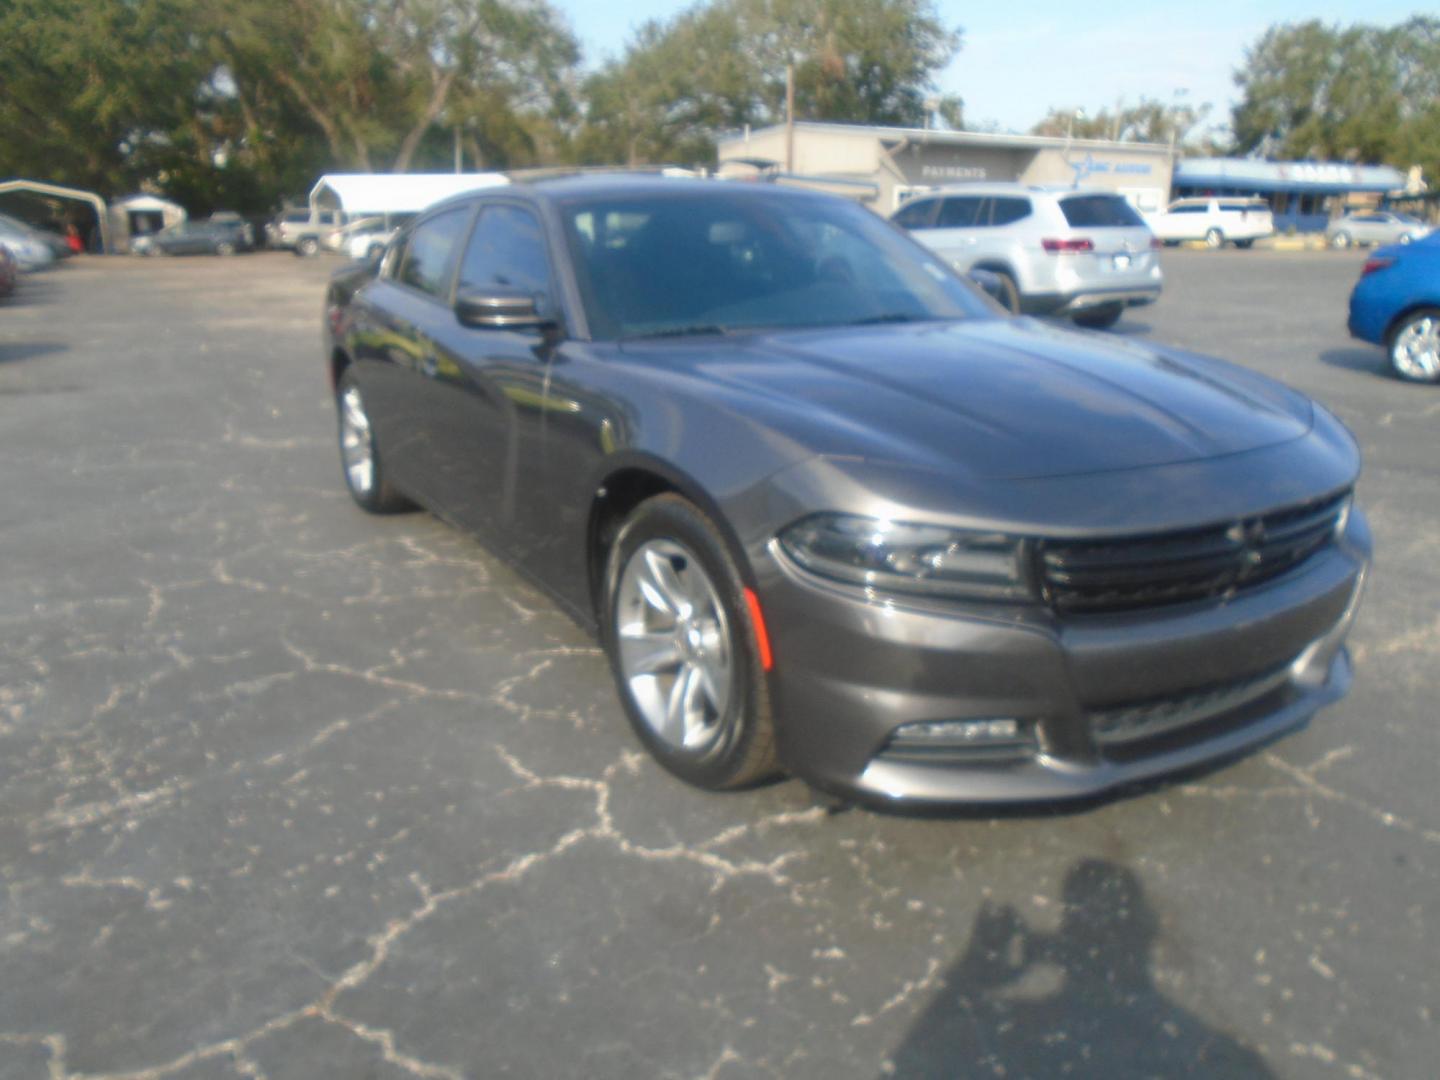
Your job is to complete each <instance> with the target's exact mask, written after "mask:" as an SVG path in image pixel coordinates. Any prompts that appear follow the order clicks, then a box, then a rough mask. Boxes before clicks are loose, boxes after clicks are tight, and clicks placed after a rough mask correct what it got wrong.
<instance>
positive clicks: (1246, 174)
mask: <svg viewBox="0 0 1440 1080" xmlns="http://www.w3.org/2000/svg"><path fill="white" fill-rule="evenodd" d="M1417 180H1418V177H1417ZM1406 193H1407V191H1406V176H1405V174H1404V173H1402V172H1401V171H1400V170H1399V169H1392V168H1391V167H1390V166H1388V165H1348V164H1345V163H1344V162H1332V161H1251V160H1250V159H1248V158H1187V159H1186V160H1184V161H1182V162H1180V164H1179V165H1177V166H1176V168H1175V194H1176V195H1177V196H1178V195H1252V196H1259V197H1260V198H1263V199H1265V200H1266V201H1267V202H1269V204H1270V209H1271V210H1272V211H1273V213H1274V215H1275V228H1276V229H1277V230H1278V231H1280V232H1288V231H1291V230H1293V231H1295V232H1318V231H1320V230H1323V229H1324V228H1325V224H1326V222H1328V221H1329V220H1330V218H1331V217H1332V216H1334V215H1337V214H1339V213H1340V212H1341V211H1342V210H1344V209H1347V208H1349V207H1363V206H1375V205H1377V204H1378V203H1379V202H1380V200H1381V199H1382V198H1384V197H1385V196H1394V197H1399V196H1401V195H1403V194H1406ZM1408 194H1412V195H1413V194H1416V192H1413V191H1411V192H1408Z"/></svg>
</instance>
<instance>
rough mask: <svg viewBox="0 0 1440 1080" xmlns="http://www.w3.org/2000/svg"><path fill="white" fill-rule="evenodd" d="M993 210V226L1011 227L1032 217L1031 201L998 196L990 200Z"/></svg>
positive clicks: (991, 215) (991, 219)
mask: <svg viewBox="0 0 1440 1080" xmlns="http://www.w3.org/2000/svg"><path fill="white" fill-rule="evenodd" d="M990 205H991V206H992V207H993V209H992V210H991V212H990V224H991V225H1009V224H1010V223H1012V222H1015V221H1019V220H1020V219H1021V218H1026V217H1029V216H1030V200H1029V199H1015V198H1006V197H1000V196H997V197H995V198H992V199H991V200H990Z"/></svg>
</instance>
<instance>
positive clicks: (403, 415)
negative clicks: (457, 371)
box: [349, 204, 475, 506]
mask: <svg viewBox="0 0 1440 1080" xmlns="http://www.w3.org/2000/svg"><path fill="white" fill-rule="evenodd" d="M474 213H475V211H474V207H473V206H471V205H468V204H467V205H463V206H458V207H451V208H448V209H446V210H443V211H441V212H439V213H436V214H432V215H430V216H429V217H426V218H423V219H421V220H420V221H419V222H418V223H417V224H416V225H415V227H414V229H412V230H411V231H410V232H409V233H408V234H407V235H406V236H405V237H404V238H403V240H402V241H401V242H400V243H399V244H398V245H397V249H396V250H395V251H394V252H393V253H392V254H391V256H390V258H389V259H387V260H386V265H385V267H384V268H383V269H382V272H381V274H380V276H379V277H378V278H377V279H376V280H375V281H373V282H371V283H370V284H369V285H368V286H366V287H365V288H364V289H362V290H360V292H359V293H357V294H356V297H355V299H354V300H353V301H352V302H351V309H350V319H351V326H350V332H349V341H350V345H351V353H352V359H353V361H354V363H355V366H356V377H357V378H358V379H359V381H360V387H361V391H362V393H364V395H365V404H366V412H367V413H368V414H369V416H370V422H371V424H372V425H373V426H374V429H375V439H376V442H377V444H378V446H379V448H380V455H381V457H382V458H383V459H384V461H385V467H386V468H387V469H389V470H390V475H391V478H392V479H393V480H394V481H395V483H396V484H397V485H398V486H399V487H400V488H401V489H402V490H403V491H406V492H408V493H409V494H411V495H413V496H414V497H415V498H417V499H419V500H420V501H422V502H424V503H426V504H427V505H431V506H436V505H437V503H438V499H439V497H440V495H441V494H442V492H443V485H441V484H440V483H439V482H438V481H437V479H436V478H435V477H434V476H433V470H434V468H435V463H436V461H437V460H443V455H441V454H438V453H437V452H436V451H435V448H434V447H433V445H432V444H433V442H434V441H435V440H436V439H437V438H438V437H440V434H439V433H438V432H436V431H435V430H434V429H433V427H432V422H431V417H430V415H429V398H430V396H431V394H430V388H429V383H430V380H431V379H432V377H433V375H434V372H435V370H436V368H437V365H438V363H439V358H438V355H437V352H436V349H435V345H434V340H433V334H434V333H435V330H436V328H437V327H438V326H440V325H442V324H443V323H444V321H445V320H446V319H447V318H448V319H449V320H451V321H453V320H454V317H455V313H454V310H453V308H452V307H451V295H452V291H453V283H454V273H455V263H456V261H457V259H458V258H459V254H460V250H461V247H462V245H463V244H464V242H465V237H466V234H467V232H468V230H469V226H470V223H471V221H472V220H473V218H474Z"/></svg>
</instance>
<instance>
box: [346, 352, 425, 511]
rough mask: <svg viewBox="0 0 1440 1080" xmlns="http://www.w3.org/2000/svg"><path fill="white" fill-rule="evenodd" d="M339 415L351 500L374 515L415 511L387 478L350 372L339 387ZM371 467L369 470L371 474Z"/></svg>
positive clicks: (361, 395) (411, 504) (360, 397)
mask: <svg viewBox="0 0 1440 1080" xmlns="http://www.w3.org/2000/svg"><path fill="white" fill-rule="evenodd" d="M335 412H336V416H337V420H338V428H339V441H340V467H341V472H342V474H343V475H344V477H345V488H346V490H348V491H349V492H350V497H351V498H352V499H354V500H355V502H356V504H357V505H358V506H359V507H360V508H361V509H362V510H364V511H366V512H367V513H370V514H398V513H402V512H403V511H406V510H413V509H414V508H415V504H414V503H412V502H411V501H410V500H409V499H407V498H406V497H405V496H404V495H403V494H402V493H401V492H400V491H399V489H397V488H396V487H395V486H394V485H393V484H391V483H390V481H389V479H388V478H387V477H386V476H385V467H384V464H383V463H382V462H381V460H380V451H379V449H378V448H377V447H376V445H375V432H374V429H373V428H372V427H371V426H370V417H369V415H368V414H367V413H366V411H365V398H364V395H363V394H361V392H360V384H359V383H358V382H356V380H355V376H354V374H353V373H351V372H350V371H348V370H347V371H345V372H343V373H342V374H341V375H340V381H339V382H338V383H337V384H336V386H335ZM367 464H368V470H367V467H366V466H367Z"/></svg>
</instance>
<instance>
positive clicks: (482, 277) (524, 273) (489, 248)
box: [460, 205, 550, 311]
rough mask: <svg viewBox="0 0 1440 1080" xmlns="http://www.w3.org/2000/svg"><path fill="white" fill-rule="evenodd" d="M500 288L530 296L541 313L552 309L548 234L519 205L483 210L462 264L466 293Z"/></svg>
mask: <svg viewBox="0 0 1440 1080" xmlns="http://www.w3.org/2000/svg"><path fill="white" fill-rule="evenodd" d="M496 285H500V286H505V287H508V288H514V289H520V290H523V291H524V292H527V293H529V294H530V295H532V296H534V297H535V306H536V307H537V308H538V309H540V310H541V311H544V310H546V309H547V308H548V306H549V302H550V254H549V252H548V251H547V250H546V247H545V232H544V230H543V229H542V228H541V225H540V222H539V221H538V220H536V218H535V215H534V214H532V213H530V212H529V211H528V210H523V209H521V208H520V207H518V206H504V205H501V206H488V207H486V208H485V209H484V210H482V211H481V212H480V220H479V221H478V222H477V223H476V225H475V230H474V231H473V232H472V233H471V234H470V243H469V245H468V246H467V247H466V248H465V258H464V261H462V262H461V264H460V288H461V290H462V291H463V290H466V289H485V288H489V287H494V286H496Z"/></svg>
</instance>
